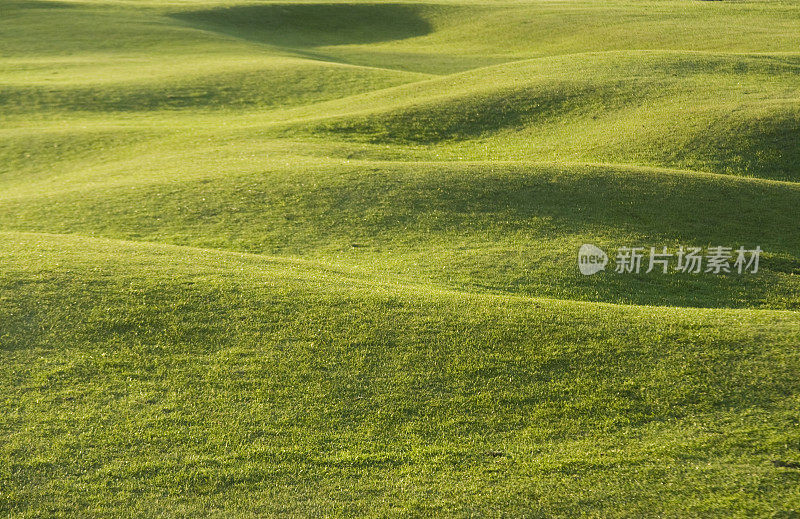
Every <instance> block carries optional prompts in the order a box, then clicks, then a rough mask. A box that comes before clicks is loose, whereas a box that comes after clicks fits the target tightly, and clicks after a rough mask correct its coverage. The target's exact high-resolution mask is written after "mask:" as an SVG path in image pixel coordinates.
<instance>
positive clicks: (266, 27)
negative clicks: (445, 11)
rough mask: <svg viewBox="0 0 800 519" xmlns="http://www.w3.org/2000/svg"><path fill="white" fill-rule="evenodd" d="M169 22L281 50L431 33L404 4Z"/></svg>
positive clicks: (227, 13) (264, 8)
mask: <svg viewBox="0 0 800 519" xmlns="http://www.w3.org/2000/svg"><path fill="white" fill-rule="evenodd" d="M172 17H173V18H175V19H178V20H182V21H184V22H188V23H190V24H192V25H195V26H197V27H199V28H202V29H207V30H211V31H215V32H219V33H222V34H227V35H230V36H236V37H238V38H243V39H246V40H251V41H256V42H260V43H268V44H271V45H278V46H285V47H317V46H325V45H348V44H365V43H378V42H384V41H392V40H401V39H405V38H413V37H415V36H424V35H426V34H428V33H430V32H431V30H432V28H431V25H430V24H429V23H428V22H427V21H426V20H425V19H424V18H422V16H421V15H420V8H419V7H417V6H413V5H402V4H334V5H330V4H299V5H293V4H271V5H255V6H236V7H227V8H217V9H209V10H202V11H191V12H187V13H175V14H173V15H172Z"/></svg>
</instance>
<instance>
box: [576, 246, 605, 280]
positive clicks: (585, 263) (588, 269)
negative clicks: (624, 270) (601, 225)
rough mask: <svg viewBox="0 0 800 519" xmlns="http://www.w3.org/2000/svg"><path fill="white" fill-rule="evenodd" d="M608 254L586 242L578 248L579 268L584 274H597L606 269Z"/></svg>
mask: <svg viewBox="0 0 800 519" xmlns="http://www.w3.org/2000/svg"><path fill="white" fill-rule="evenodd" d="M606 265H608V256H607V255H606V253H605V252H603V250H602V249H600V248H599V247H595V246H594V245H590V244H588V243H585V244H583V245H581V248H580V249H579V250H578V268H579V269H580V271H581V274H583V275H584V276H591V275H592V274H597V273H598V272H600V271H601V270H605V269H606Z"/></svg>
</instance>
